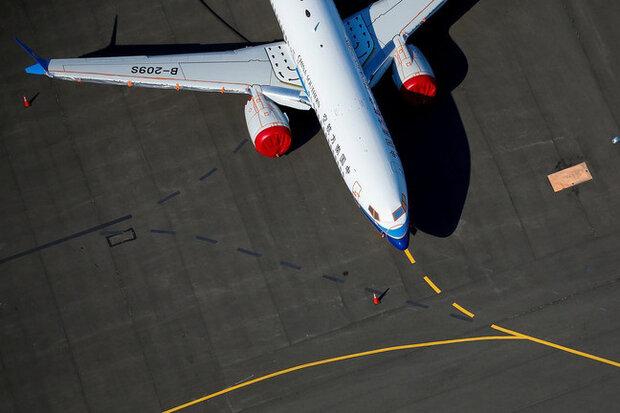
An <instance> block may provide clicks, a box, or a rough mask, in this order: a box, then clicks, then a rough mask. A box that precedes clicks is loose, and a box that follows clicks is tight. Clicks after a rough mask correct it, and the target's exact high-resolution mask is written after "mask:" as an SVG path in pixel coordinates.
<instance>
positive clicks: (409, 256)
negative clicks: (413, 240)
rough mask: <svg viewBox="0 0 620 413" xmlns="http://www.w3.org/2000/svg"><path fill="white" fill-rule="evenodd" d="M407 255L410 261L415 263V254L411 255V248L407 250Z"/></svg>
mask: <svg viewBox="0 0 620 413" xmlns="http://www.w3.org/2000/svg"><path fill="white" fill-rule="evenodd" d="M405 255H406V256H407V258H409V262H410V263H412V264H415V258H413V255H411V252H409V248H407V249H406V250H405Z"/></svg>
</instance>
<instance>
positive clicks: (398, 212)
mask: <svg viewBox="0 0 620 413" xmlns="http://www.w3.org/2000/svg"><path fill="white" fill-rule="evenodd" d="M404 214H405V210H404V208H403V207H402V206H399V207H398V209H397V210H396V211H394V212H392V216H393V217H394V221H398V218H400V217H402V216H403V215H404Z"/></svg>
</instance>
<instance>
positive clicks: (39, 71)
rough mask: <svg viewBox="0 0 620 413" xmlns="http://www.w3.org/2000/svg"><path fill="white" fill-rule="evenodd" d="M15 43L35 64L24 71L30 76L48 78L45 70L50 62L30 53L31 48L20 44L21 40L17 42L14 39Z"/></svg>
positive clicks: (22, 43)
mask: <svg viewBox="0 0 620 413" xmlns="http://www.w3.org/2000/svg"><path fill="white" fill-rule="evenodd" d="M15 42H16V43H17V44H18V45H19V47H21V48H22V49H24V51H25V52H26V53H28V55H29V56H30V57H32V58H33V59H34V61H35V62H36V63H35V64H34V65H31V66H28V67H27V68H26V69H25V71H26V73H29V74H31V75H48V76H49V72H48V71H47V68H48V67H49V63H50V61H49V60H47V59H43V58H41V57H39V56H38V55H37V54H36V53H35V52H33V51H32V49H31V48H29V47H28V46H26V44H25V43H24V42H22V41H21V40H19V39H18V38H17V37H16V38H15Z"/></svg>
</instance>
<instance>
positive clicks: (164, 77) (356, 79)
mask: <svg viewBox="0 0 620 413" xmlns="http://www.w3.org/2000/svg"><path fill="white" fill-rule="evenodd" d="M445 2H446V0H381V1H376V2H374V3H373V4H371V5H370V6H369V7H367V8H365V9H363V10H362V11H360V12H358V13H356V14H354V15H353V16H350V17H348V18H347V19H345V20H342V19H341V18H340V15H339V14H338V11H337V9H336V7H335V5H334V3H333V1H332V0H271V5H272V7H273V10H274V13H275V15H276V18H277V20H278V22H279V24H280V27H281V29H282V34H283V35H284V41H281V42H275V43H270V44H263V45H260V46H251V47H246V48H243V49H239V50H233V51H227V52H213V53H191V54H173V55H164V56H123V57H93V58H74V59H51V60H47V59H42V58H40V57H39V56H37V55H36V54H35V53H34V52H33V51H32V50H31V49H30V48H29V47H28V46H26V45H25V44H23V43H22V42H20V41H19V40H17V42H18V43H19V44H20V46H21V47H22V48H23V49H24V50H25V51H26V52H27V53H28V54H29V55H30V56H31V57H32V58H33V59H34V60H35V62H36V63H35V64H33V65H32V66H29V67H27V68H26V72H27V73H30V74H37V75H47V76H49V77H51V78H57V79H65V80H72V81H79V82H97V83H110V84H118V85H125V86H129V87H139V86H141V87H157V88H170V89H176V90H181V89H188V90H199V91H207V92H220V93H243V94H246V95H248V96H249V97H250V99H249V100H248V102H247V103H246V105H245V118H246V121H247V126H248V131H249V134H250V138H251V139H252V142H253V144H254V147H255V148H256V151H257V152H259V153H260V154H262V155H264V156H268V157H278V156H281V155H283V154H285V153H286V152H287V150H288V149H289V147H290V144H291V139H292V138H291V131H290V128H289V123H288V118H287V116H286V115H285V114H284V113H282V111H281V110H280V108H279V106H278V105H281V106H286V107H290V108H294V109H301V110H309V109H313V110H314V111H315V113H316V115H317V117H318V119H319V121H320V124H321V127H322V129H323V132H324V134H325V137H326V139H327V141H328V144H329V147H330V148H331V151H332V154H333V156H334V160H335V162H336V164H337V165H338V168H339V170H340V174H341V175H342V177H343V179H344V182H345V184H346V185H347V187H348V189H349V191H350V192H351V194H352V195H353V197H354V199H355V201H356V202H357V204H358V205H359V207H360V209H361V210H362V212H363V213H364V215H365V216H366V217H367V218H368V219H369V221H370V222H371V223H372V224H373V226H374V227H375V228H376V229H377V231H379V233H380V234H381V235H382V236H384V237H385V238H387V240H388V241H389V242H390V243H391V244H392V245H394V246H395V247H396V248H398V249H400V250H404V249H406V248H407V247H408V245H409V210H408V209H409V208H408V195H407V185H406V182H405V176H404V173H403V168H402V165H401V161H400V159H399V157H398V154H397V152H396V148H395V147H394V144H393V143H392V138H391V137H390V133H389V131H388V129H387V127H386V124H385V122H384V120H383V117H382V116H381V112H380V111H379V108H378V107H377V103H376V102H375V99H374V97H373V95H372V91H371V89H370V88H371V87H372V86H374V85H375V84H376V83H377V81H378V80H379V79H380V78H381V77H382V76H383V74H384V73H385V71H386V70H388V69H389V68H390V66H391V67H392V77H393V79H394V82H395V83H396V85H397V86H398V87H399V88H401V90H402V91H403V93H411V94H417V95H423V96H434V95H435V93H436V84H435V79H434V75H433V71H432V69H431V67H430V65H429V63H428V61H427V60H426V58H425V57H424V55H422V53H421V52H420V50H419V49H417V48H416V47H415V46H413V45H407V44H406V40H407V38H408V37H409V36H410V35H411V34H412V33H413V32H414V31H415V30H416V29H417V28H418V27H419V26H420V25H421V24H422V23H423V22H424V21H425V20H426V19H427V18H428V17H429V16H430V15H432V14H433V13H434V12H435V11H436V10H437V9H438V8H439V7H441V6H442V5H443V4H444V3H445Z"/></svg>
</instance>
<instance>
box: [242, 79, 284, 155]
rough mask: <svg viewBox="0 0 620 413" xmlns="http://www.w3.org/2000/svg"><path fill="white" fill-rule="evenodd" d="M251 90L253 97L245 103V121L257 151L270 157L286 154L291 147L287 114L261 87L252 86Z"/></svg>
mask: <svg viewBox="0 0 620 413" xmlns="http://www.w3.org/2000/svg"><path fill="white" fill-rule="evenodd" d="M250 91H251V93H252V97H251V98H250V100H248V102H247V103H246V104H245V121H246V123H247V125H248V132H249V133H250V138H251V139H252V143H253V144H254V147H255V148H256V151H257V152H258V153H260V154H261V155H263V156H267V157H269V158H275V157H278V156H280V155H284V154H285V153H286V151H288V149H289V148H290V147H291V129H290V127H289V122H288V119H287V117H286V115H284V113H282V111H281V110H280V108H279V107H278V106H277V105H276V104H275V103H273V102H272V101H271V100H270V99H269V98H267V97H266V96H265V95H263V94H262V92H261V91H260V88H259V87H255V86H252V88H251V89H250Z"/></svg>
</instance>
